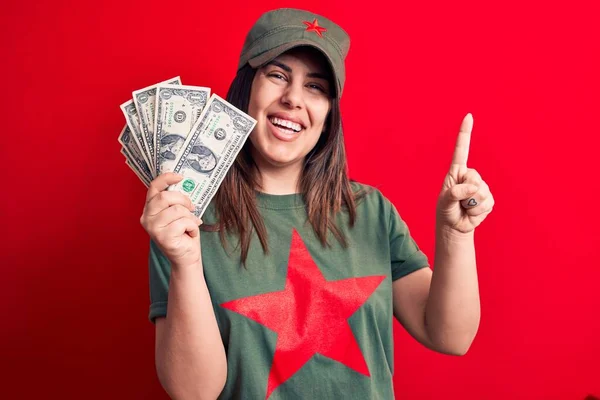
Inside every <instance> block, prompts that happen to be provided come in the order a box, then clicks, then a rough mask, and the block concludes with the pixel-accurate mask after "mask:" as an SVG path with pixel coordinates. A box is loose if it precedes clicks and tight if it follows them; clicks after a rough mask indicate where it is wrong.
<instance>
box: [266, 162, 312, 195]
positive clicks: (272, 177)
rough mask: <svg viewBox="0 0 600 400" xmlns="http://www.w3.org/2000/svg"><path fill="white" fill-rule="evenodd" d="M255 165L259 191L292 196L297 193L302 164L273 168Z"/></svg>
mask: <svg viewBox="0 0 600 400" xmlns="http://www.w3.org/2000/svg"><path fill="white" fill-rule="evenodd" d="M264 164H265V163H260V164H259V163H257V169H258V171H257V172H258V184H259V185H260V187H259V190H260V191H261V192H263V193H267V194H293V193H298V192H299V187H298V186H299V183H300V175H301V173H302V163H296V164H292V165H288V166H285V167H275V166H272V165H264Z"/></svg>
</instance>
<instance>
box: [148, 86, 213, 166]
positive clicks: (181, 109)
mask: <svg viewBox="0 0 600 400" xmlns="http://www.w3.org/2000/svg"><path fill="white" fill-rule="evenodd" d="M209 96H210V88H206V87H200V86H183V85H169V84H159V85H158V86H157V88H156V112H155V119H154V126H155V129H154V143H156V147H155V159H154V165H155V170H156V175H160V174H162V173H163V172H170V171H173V168H174V167H175V159H176V158H177V155H178V154H179V151H180V150H181V148H182V146H183V144H184V143H185V140H186V139H187V136H188V134H189V133H190V132H191V131H192V128H193V127H194V124H195V123H196V121H197V120H198V118H199V117H200V114H202V111H203V110H204V107H205V106H206V103H207V102H208V98H209Z"/></svg>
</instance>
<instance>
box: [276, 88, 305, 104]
mask: <svg viewBox="0 0 600 400" xmlns="http://www.w3.org/2000/svg"><path fill="white" fill-rule="evenodd" d="M303 96H304V87H303V86H302V82H290V83H289V84H288V85H287V86H286V88H285V90H284V92H283V95H282V96H281V102H282V103H283V104H285V105H286V106H287V107H289V108H291V109H301V108H302V107H303V105H304V97H303Z"/></svg>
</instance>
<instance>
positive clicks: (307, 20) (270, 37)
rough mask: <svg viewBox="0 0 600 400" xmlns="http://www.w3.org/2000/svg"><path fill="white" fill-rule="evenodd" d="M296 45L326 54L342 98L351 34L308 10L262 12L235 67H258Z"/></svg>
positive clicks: (339, 95) (247, 37)
mask: <svg viewBox="0 0 600 400" xmlns="http://www.w3.org/2000/svg"><path fill="white" fill-rule="evenodd" d="M297 46H312V47H315V48H317V49H318V50H320V51H321V52H322V53H323V54H324V55H325V57H326V58H327V60H328V61H329V64H330V65H331V68H332V70H333V73H334V75H335V80H336V84H337V96H338V98H339V97H341V95H342V89H343V88H344V80H345V79H346V69H345V66H344V60H345V58H346V55H347V54H348V49H349V48H350V37H349V36H348V34H347V33H346V32H345V31H344V30H343V29H342V28H341V27H340V26H339V25H337V24H336V23H334V22H332V21H330V20H329V19H327V18H325V17H322V16H320V15H317V14H314V13H311V12H309V11H304V10H297V9H293V8H281V9H278V10H273V11H269V12H266V13H264V14H263V15H262V16H261V17H260V18H259V19H258V21H256V23H255V24H254V26H253V27H252V29H250V32H248V35H247V36H246V41H245V42H244V47H243V48H242V54H241V56H240V62H239V65H238V69H240V68H242V67H243V66H244V65H246V63H248V64H250V66H251V67H253V68H258V67H260V66H262V65H265V64H266V63H268V62H269V61H271V60H273V59H274V58H276V57H277V56H279V55H281V54H282V53H284V52H285V51H287V50H289V49H291V48H294V47H297Z"/></svg>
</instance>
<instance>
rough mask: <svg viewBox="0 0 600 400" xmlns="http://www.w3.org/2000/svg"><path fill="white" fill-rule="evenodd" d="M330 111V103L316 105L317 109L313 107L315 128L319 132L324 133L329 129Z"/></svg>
mask: <svg viewBox="0 0 600 400" xmlns="http://www.w3.org/2000/svg"><path fill="white" fill-rule="evenodd" d="M330 111H331V105H330V103H329V102H323V103H321V104H316V105H315V107H313V112H312V119H313V125H314V127H315V128H318V130H319V132H323V131H324V130H325V129H327V126H326V124H327V117H328V116H329V112H330Z"/></svg>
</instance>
